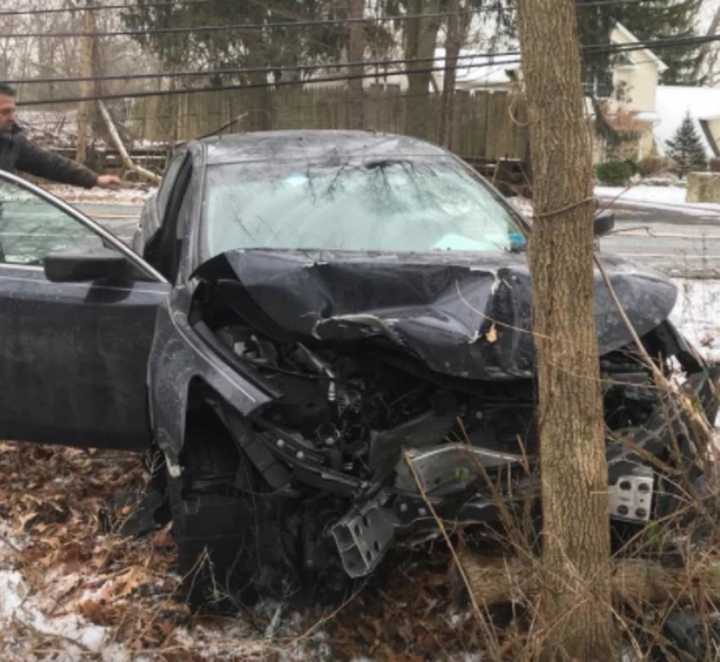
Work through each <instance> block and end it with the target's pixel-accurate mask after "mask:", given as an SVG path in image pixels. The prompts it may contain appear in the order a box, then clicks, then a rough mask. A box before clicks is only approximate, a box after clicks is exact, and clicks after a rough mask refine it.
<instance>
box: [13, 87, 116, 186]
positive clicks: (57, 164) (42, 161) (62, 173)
mask: <svg viewBox="0 0 720 662" xmlns="http://www.w3.org/2000/svg"><path fill="white" fill-rule="evenodd" d="M0 170H6V171H8V172H13V173H14V172H15V171H17V170H20V171H21V172H27V173H29V174H31V175H35V176H37V177H43V178H45V179H50V180H52V181H54V182H59V183H61V184H72V185H73V186H82V187H84V188H93V187H94V186H100V187H101V188H111V187H113V186H117V185H119V184H120V178H119V177H116V176H115V175H98V174H96V173H94V172H93V171H92V170H90V169H89V168H86V167H85V166H84V165H81V164H79V163H76V162H75V161H71V160H70V159H66V158H65V157H64V156H60V155H59V154H55V153H53V152H50V151H48V150H46V149H42V148H40V147H37V146H36V145H33V144H32V143H31V142H30V141H29V140H28V139H27V137H26V136H25V134H24V132H23V130H22V129H21V128H20V127H19V126H18V125H17V123H16V118H15V90H14V89H13V88H12V87H10V86H9V85H6V84H5V83H0Z"/></svg>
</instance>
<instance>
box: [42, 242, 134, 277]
mask: <svg viewBox="0 0 720 662" xmlns="http://www.w3.org/2000/svg"><path fill="white" fill-rule="evenodd" d="M128 266H129V265H128V262H127V260H126V259H125V257H124V256H123V255H122V254H121V253H118V252H117V251H113V250H110V249H108V248H96V249H93V250H91V251H82V252H80V251H78V250H77V249H72V250H67V251H56V252H53V253H50V254H49V255H48V256H47V257H46V258H45V260H44V267H45V276H46V277H47V279H48V280H49V281H52V282H55V283H77V282H87V281H93V280H124V279H127V277H128V275H129V271H130V269H128Z"/></svg>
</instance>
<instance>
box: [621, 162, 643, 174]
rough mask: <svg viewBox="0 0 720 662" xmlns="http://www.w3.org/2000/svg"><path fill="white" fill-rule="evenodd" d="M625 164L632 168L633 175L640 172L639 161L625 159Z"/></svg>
mask: <svg viewBox="0 0 720 662" xmlns="http://www.w3.org/2000/svg"><path fill="white" fill-rule="evenodd" d="M623 163H627V164H628V167H629V168H630V172H631V173H632V174H633V175H637V174H638V173H639V172H640V168H639V166H638V163H637V161H635V160H634V159H623Z"/></svg>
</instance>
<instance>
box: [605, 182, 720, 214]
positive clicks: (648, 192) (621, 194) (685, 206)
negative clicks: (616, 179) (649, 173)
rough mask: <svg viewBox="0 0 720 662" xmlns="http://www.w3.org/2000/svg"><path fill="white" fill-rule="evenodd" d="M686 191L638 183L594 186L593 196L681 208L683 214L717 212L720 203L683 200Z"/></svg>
mask: <svg viewBox="0 0 720 662" xmlns="http://www.w3.org/2000/svg"><path fill="white" fill-rule="evenodd" d="M686 195H687V191H686V189H685V188H683V187H682V186H649V185H647V184H639V185H637V186H632V187H631V188H623V187H621V186H596V187H595V196H596V197H597V198H600V199H601V200H603V201H606V200H613V201H617V202H621V203H623V204H625V203H627V204H631V205H633V206H637V207H652V208H653V209H671V210H678V208H682V212H683V213H684V214H689V215H693V216H695V215H697V216H707V215H708V214H718V216H720V204H710V203H690V202H685V197H686Z"/></svg>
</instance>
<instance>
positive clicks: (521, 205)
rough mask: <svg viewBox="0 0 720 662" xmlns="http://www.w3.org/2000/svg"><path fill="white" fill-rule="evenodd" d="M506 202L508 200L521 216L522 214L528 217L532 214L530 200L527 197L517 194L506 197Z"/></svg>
mask: <svg viewBox="0 0 720 662" xmlns="http://www.w3.org/2000/svg"><path fill="white" fill-rule="evenodd" d="M506 202H508V203H509V204H510V206H511V207H512V208H513V209H514V210H515V211H516V212H517V213H518V214H520V215H521V216H524V217H525V218H530V217H531V216H532V213H533V204H532V200H530V199H529V198H522V197H520V196H519V195H515V196H513V197H511V198H508V199H507V200H506Z"/></svg>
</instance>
